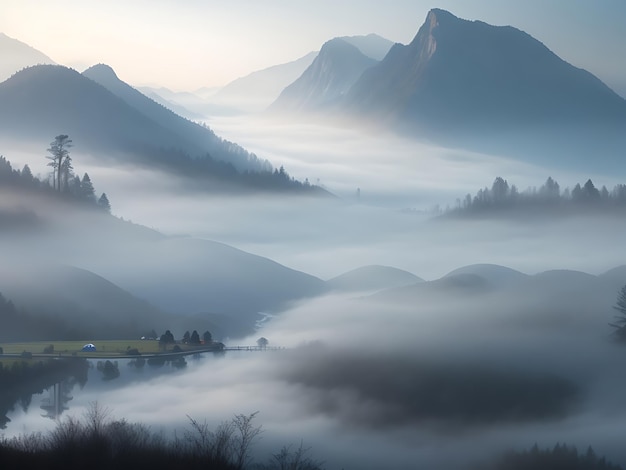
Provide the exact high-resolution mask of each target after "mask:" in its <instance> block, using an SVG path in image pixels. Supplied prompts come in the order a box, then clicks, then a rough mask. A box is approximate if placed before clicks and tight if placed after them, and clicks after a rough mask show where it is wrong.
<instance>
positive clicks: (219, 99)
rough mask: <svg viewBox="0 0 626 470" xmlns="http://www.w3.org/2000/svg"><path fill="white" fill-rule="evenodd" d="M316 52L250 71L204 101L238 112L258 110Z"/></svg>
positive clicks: (310, 59) (263, 106) (301, 70)
mask: <svg viewBox="0 0 626 470" xmlns="http://www.w3.org/2000/svg"><path fill="white" fill-rule="evenodd" d="M316 56H317V52H309V53H308V54H307V55H305V56H303V57H300V58H299V59H297V60H294V61H292V62H288V63H286V64H280V65H274V66H272V67H269V68H266V69H263V70H258V71H256V72H252V73H251V74H249V75H246V76H245V77H241V78H238V79H236V80H234V81H232V82H230V83H229V84H227V85H226V86H224V87H223V88H221V89H220V90H219V91H218V92H217V93H216V94H215V95H213V96H212V97H210V98H209V99H208V101H209V102H210V103H212V104H213V105H220V106H228V107H230V108H234V109H235V110H239V111H240V112H241V111H246V112H255V111H262V110H264V109H265V108H267V107H268V106H269V105H270V104H271V103H272V102H273V101H274V100H275V99H276V98H277V97H278V95H280V93H281V91H282V90H283V89H284V88H285V87H286V86H287V85H289V84H290V83H292V82H293V81H294V80H295V79H297V78H298V77H299V76H300V75H301V74H302V72H304V71H305V70H306V69H307V67H308V66H309V65H311V63H312V62H313V60H314V59H315V57H316Z"/></svg>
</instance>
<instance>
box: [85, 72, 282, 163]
mask: <svg viewBox="0 0 626 470" xmlns="http://www.w3.org/2000/svg"><path fill="white" fill-rule="evenodd" d="M83 75H84V76H85V77H87V78H89V79H91V80H93V81H94V82H96V83H98V84H100V85H102V86H103V87H104V88H106V89H107V90H109V91H110V92H111V93H113V94H114V95H115V96H117V97H118V98H121V99H122V100H123V101H124V102H126V103H127V104H129V105H130V106H132V107H133V108H135V109H136V110H137V111H139V112H140V113H141V114H143V115H144V116H145V117H146V118H148V119H150V120H152V121H153V122H154V123H156V124H157V125H158V126H160V127H162V128H164V129H167V130H168V131H171V132H173V133H174V134H176V136H178V140H177V141H178V142H179V145H181V146H182V148H183V149H188V151H190V152H193V151H194V149H202V150H201V151H202V152H203V153H208V154H209V155H211V156H212V157H213V158H215V159H217V160H221V161H225V162H229V163H232V164H233V165H234V166H235V167H236V168H237V169H238V170H250V171H259V170H270V169H271V165H270V164H269V162H267V161H260V160H258V159H257V158H256V156H254V155H251V154H249V153H248V152H246V151H245V150H244V149H243V148H241V147H239V146H238V145H236V144H233V143H232V142H228V141H224V140H222V139H221V138H219V137H217V136H216V135H215V133H214V132H213V131H211V130H210V129H208V128H207V127H204V126H201V125H199V124H196V123H195V122H192V121H189V120H187V119H184V118H182V117H180V116H179V115H177V114H176V113H174V112H173V111H171V110H169V109H167V108H166V107H164V106H163V105H161V104H159V103H157V102H155V101H154V100H151V99H150V98H148V97H146V96H145V95H143V94H142V93H141V92H139V91H137V90H136V89H135V88H133V87H131V86H130V85H128V84H126V83H125V82H123V81H122V80H120V79H119V78H118V77H117V75H116V74H115V72H114V71H113V69H112V68H111V67H109V66H108V65H104V64H98V65H94V66H93V67H90V68H89V69H87V70H85V71H84V72H83ZM170 145H171V144H170ZM186 146H188V147H187V148H185V147H186Z"/></svg>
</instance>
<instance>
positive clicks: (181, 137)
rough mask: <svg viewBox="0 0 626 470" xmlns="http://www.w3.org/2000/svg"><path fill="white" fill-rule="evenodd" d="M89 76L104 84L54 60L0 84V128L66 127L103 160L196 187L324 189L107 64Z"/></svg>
mask: <svg viewBox="0 0 626 470" xmlns="http://www.w3.org/2000/svg"><path fill="white" fill-rule="evenodd" d="M87 75H89V76H91V77H92V78H93V79H95V80H97V81H98V82H100V83H102V84H104V85H106V87H105V86H103V85H101V84H100V83H97V82H96V81H94V80H92V79H91V78H87V76H84V75H81V74H79V73H78V72H76V71H74V70H72V69H68V68H66V67H61V66H54V65H38V66H34V67H30V68H27V69H24V70H22V71H21V72H19V73H17V74H15V75H13V76H12V77H11V78H10V79H9V80H7V81H5V82H3V83H0V125H1V128H0V135H2V136H4V137H5V138H8V139H11V140H12V141H13V142H15V141H19V140H29V141H35V142H39V141H41V139H47V138H49V137H47V136H54V135H57V134H59V132H63V133H65V134H68V135H69V136H70V137H71V138H72V139H73V140H74V141H75V142H76V143H77V144H78V143H80V148H81V150H82V151H83V152H85V153H89V154H91V156H92V157H93V158H96V159H97V160H98V161H99V162H100V163H101V164H103V165H114V164H119V163H127V164H135V165H143V166H146V167H148V168H152V169H157V170H161V171H164V172H166V173H169V174H174V175H177V176H179V177H183V178H187V179H188V180H190V181H193V182H192V183H191V186H193V187H194V189H205V190H211V191H232V192H238V191H250V190H255V191H256V190H269V191H284V190H289V191H294V192H306V193H309V194H310V193H316V192H317V193H324V191H322V190H320V189H319V188H315V187H312V186H310V185H305V184H302V183H300V182H298V181H295V180H294V179H292V178H290V177H289V175H288V174H287V173H286V172H285V171H284V169H281V170H280V171H279V170H278V169H276V170H273V169H272V167H271V165H270V164H269V162H267V161H266V160H261V159H258V158H257V157H256V156H255V155H254V154H250V153H249V152H247V151H246V150H244V149H243V148H242V147H240V146H239V145H237V144H235V143H232V142H229V141H226V140H223V139H221V138H219V137H217V136H216V135H215V134H214V133H213V132H212V131H211V130H210V129H208V128H206V127H203V126H201V125H199V124H195V123H193V122H191V121H188V120H186V119H184V118H181V117H180V116H178V115H176V114H174V113H173V112H172V111H169V110H168V109H166V108H164V107H163V106H161V105H159V104H157V103H155V102H154V101H152V100H150V99H149V98H147V97H145V96H144V95H142V94H141V93H139V92H138V91H136V90H134V89H133V88H131V87H130V86H128V85H127V84H125V83H124V82H122V81H120V80H119V79H118V78H117V77H116V75H115V73H114V72H113V71H112V70H111V69H110V68H108V67H106V66H96V67H94V68H92V69H90V70H89V71H88V72H87Z"/></svg>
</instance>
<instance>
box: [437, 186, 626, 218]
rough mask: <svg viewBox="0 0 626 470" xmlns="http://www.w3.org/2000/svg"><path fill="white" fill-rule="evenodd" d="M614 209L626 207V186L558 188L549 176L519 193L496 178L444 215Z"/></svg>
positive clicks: (458, 201)
mask: <svg viewBox="0 0 626 470" xmlns="http://www.w3.org/2000/svg"><path fill="white" fill-rule="evenodd" d="M556 207H560V208H566V207H569V208H573V209H581V210H582V209H585V208H614V207H626V184H618V185H616V186H614V187H613V189H612V190H609V189H608V188H607V187H606V186H602V187H601V188H600V189H598V188H597V187H596V186H595V185H594V183H593V181H591V179H588V180H587V181H586V182H585V183H584V184H582V185H581V184H580V183H577V184H576V185H575V186H574V188H573V189H569V188H565V189H561V185H559V183H558V182H557V181H556V180H554V179H553V178H552V177H548V179H547V180H546V181H545V183H544V184H543V185H541V186H540V187H539V188H537V187H531V188H527V189H526V190H524V191H520V190H519V189H518V188H517V186H515V185H514V184H509V182H508V181H507V180H505V179H504V178H502V177H500V176H498V177H496V179H495V180H494V182H493V184H492V185H491V187H484V188H482V189H479V190H478V191H477V192H476V194H475V195H474V196H472V195H470V194H467V195H466V196H465V198H464V199H463V200H461V199H457V200H456V206H455V207H454V208H450V207H448V208H447V209H446V211H445V213H446V214H452V215H455V214H473V213H474V214H476V213H481V212H490V211H496V210H505V209H523V208H529V209H542V208H556Z"/></svg>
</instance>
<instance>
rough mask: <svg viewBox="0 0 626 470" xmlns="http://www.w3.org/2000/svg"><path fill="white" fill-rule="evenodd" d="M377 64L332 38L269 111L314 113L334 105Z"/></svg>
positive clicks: (348, 45)
mask: <svg viewBox="0 0 626 470" xmlns="http://www.w3.org/2000/svg"><path fill="white" fill-rule="evenodd" d="M376 63H377V61H376V60H375V59H372V58H370V57H367V56H366V55H365V54H363V53H362V52H361V51H360V50H359V49H358V48H357V47H356V46H353V45H352V44H350V43H348V42H347V41H345V40H344V39H340V38H335V39H331V40H330V41H328V42H326V43H325V44H324V45H323V46H322V48H321V50H320V52H319V54H318V55H317V57H316V58H315V60H314V61H313V63H312V64H311V65H310V66H309V67H308V68H307V69H306V70H305V71H304V73H303V74H302V75H301V76H300V77H299V78H298V79H297V80H296V81H295V82H293V83H292V84H291V85H289V86H288V87H287V88H285V89H284V90H283V91H282V93H281V94H280V96H279V97H278V98H277V99H276V101H274V103H273V104H272V105H271V107H270V110H272V111H316V110H320V109H322V108H324V107H325V106H328V105H332V104H335V103H336V102H337V101H338V100H339V99H340V98H341V97H342V96H343V95H344V94H345V93H346V92H347V91H348V89H349V88H350V87H351V86H352V84H353V83H354V82H355V81H356V80H357V79H358V78H359V77H360V76H361V74H362V73H363V71H364V70H366V69H368V68H370V67H372V66H374V65H375V64H376Z"/></svg>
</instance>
